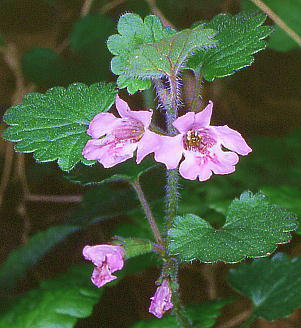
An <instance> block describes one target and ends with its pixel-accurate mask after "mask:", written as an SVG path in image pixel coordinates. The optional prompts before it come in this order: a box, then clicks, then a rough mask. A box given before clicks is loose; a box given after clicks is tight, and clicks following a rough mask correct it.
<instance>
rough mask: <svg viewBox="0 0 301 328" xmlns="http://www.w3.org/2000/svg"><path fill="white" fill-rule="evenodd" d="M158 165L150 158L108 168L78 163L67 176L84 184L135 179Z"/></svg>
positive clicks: (132, 160)
mask: <svg viewBox="0 0 301 328" xmlns="http://www.w3.org/2000/svg"><path fill="white" fill-rule="evenodd" d="M156 165H157V164H156V163H155V162H154V161H153V160H151V159H150V158H146V159H144V160H143V161H142V162H141V163H140V164H137V163H136V162H135V160H134V159H130V160H127V161H126V162H123V163H120V164H118V165H117V166H116V167H113V168H106V169H105V168H104V167H103V166H101V165H98V164H96V165H94V166H92V167H90V166H89V167H87V166H85V165H77V166H76V167H75V168H74V169H73V170H72V171H71V172H70V173H69V174H68V175H66V176H65V177H66V178H67V179H68V180H69V181H71V182H74V183H80V184H82V185H84V186H88V185H91V184H102V183H106V182H114V181H133V180H136V179H137V178H139V177H140V176H141V175H142V174H144V173H146V172H148V171H149V170H151V169H152V168H154V167H155V166H156Z"/></svg>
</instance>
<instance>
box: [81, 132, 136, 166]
mask: <svg viewBox="0 0 301 328" xmlns="http://www.w3.org/2000/svg"><path fill="white" fill-rule="evenodd" d="M136 148H137V143H136V142H135V143H131V142H127V143H121V144H115V143H113V142H112V140H111V138H110V137H104V138H102V139H91V140H88V142H87V144H86V146H85V147H84V149H83V152H82V154H83V156H84V157H85V158H86V159H88V160H97V161H99V163H101V164H102V165H103V166H104V167H105V168H108V167H112V166H114V165H116V164H119V163H121V162H124V161H126V160H127V159H129V158H132V157H133V156H134V151H135V150H136Z"/></svg>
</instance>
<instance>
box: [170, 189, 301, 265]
mask: <svg viewBox="0 0 301 328" xmlns="http://www.w3.org/2000/svg"><path fill="white" fill-rule="evenodd" d="M296 228H297V223H296V219H295V218H294V217H293V216H292V214H291V213H290V212H288V211H287V210H285V209H282V208H280V207H279V206H277V205H271V204H270V203H269V202H268V201H267V200H266V199H265V197H264V195H262V194H255V195H253V194H252V193H251V192H245V193H243V194H242V195H241V196H240V199H235V200H233V201H232V203H231V205H230V206H229V208H228V211H227V215H226V223H225V225H224V226H223V227H222V228H221V229H218V230H216V229H214V228H213V227H212V226H211V225H210V224H209V223H208V222H206V221H205V220H203V219H201V218H199V217H198V216H196V215H194V214H187V215H185V216H183V217H180V216H177V217H176V218H175V220H174V225H173V228H172V229H170V230H169V232H168V236H169V245H168V248H169V251H170V253H171V254H174V255H178V256H179V257H180V258H181V259H183V260H186V261H191V260H195V259H197V260H200V261H202V262H208V263H212V262H217V261H223V262H226V263H229V262H231V263H233V262H239V261H242V260H243V259H244V258H246V257H250V258H252V257H263V256H268V255H269V254H270V253H272V252H274V251H275V249H276V247H277V244H284V243H287V242H289V241H290V238H291V236H290V234H289V232H290V231H293V230H295V229H296Z"/></svg>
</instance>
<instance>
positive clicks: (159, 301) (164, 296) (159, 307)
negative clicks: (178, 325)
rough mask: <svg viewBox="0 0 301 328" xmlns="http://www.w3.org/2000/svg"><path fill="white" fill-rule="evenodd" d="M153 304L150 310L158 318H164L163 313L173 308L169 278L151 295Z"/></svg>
mask: <svg viewBox="0 0 301 328" xmlns="http://www.w3.org/2000/svg"><path fill="white" fill-rule="evenodd" d="M151 300H152V301H151V305H150V307H149V312H150V313H152V314H153V315H154V316H156V317H157V318H162V316H163V314H164V313H165V312H166V311H168V310H170V309H171V308H173V304H172V303H171V288H170V287H169V281H168V279H164V280H163V282H162V284H161V286H159V287H158V288H157V290H156V293H155V295H154V296H153V297H151Z"/></svg>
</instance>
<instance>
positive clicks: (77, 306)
mask: <svg viewBox="0 0 301 328" xmlns="http://www.w3.org/2000/svg"><path fill="white" fill-rule="evenodd" d="M89 272H90V268H89V267H88V266H85V265H82V266H77V267H73V268H72V269H71V270H70V271H69V272H68V273H66V274H63V275H61V276H59V277H57V278H54V279H51V280H48V281H44V282H41V283H40V287H39V288H37V289H35V290H31V291H29V292H28V293H26V294H25V295H24V296H23V297H22V298H21V299H20V300H19V302H17V303H16V304H14V305H13V306H12V307H11V308H10V310H9V311H8V312H7V313H6V314H5V315H3V316H2V318H1V319H0V327H1V328H7V327H11V328H33V327H34V328H53V327H56V328H71V327H74V325H75V324H76V322H77V320H78V319H79V318H86V317H88V316H90V315H91V313H92V310H93V306H94V304H96V303H97V302H98V301H99V298H100V297H101V294H102V292H103V289H97V288H95V287H94V286H93V285H92V284H91V282H90V279H89V278H88V277H89Z"/></svg>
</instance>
